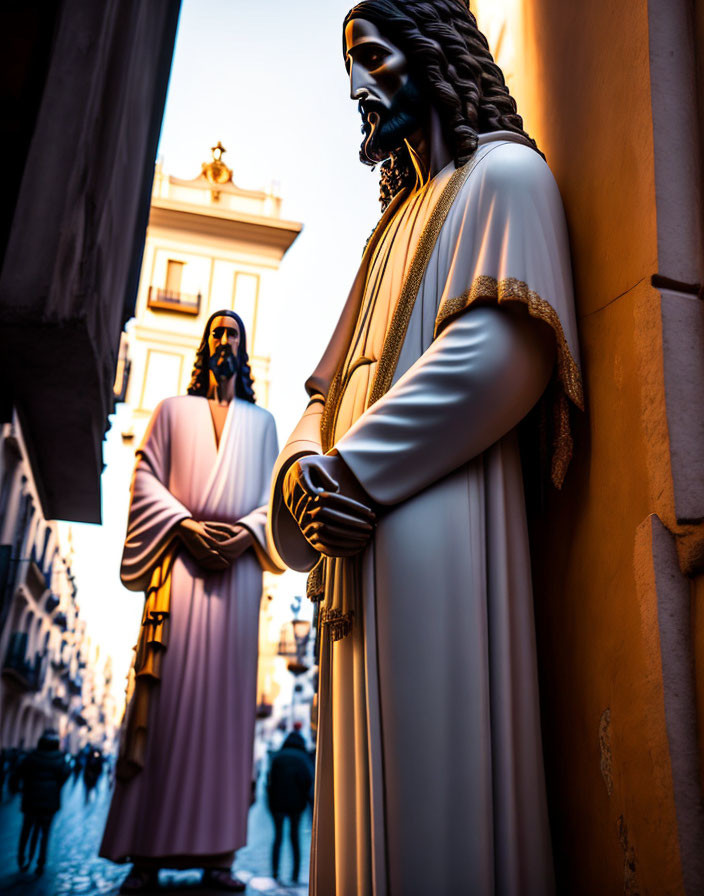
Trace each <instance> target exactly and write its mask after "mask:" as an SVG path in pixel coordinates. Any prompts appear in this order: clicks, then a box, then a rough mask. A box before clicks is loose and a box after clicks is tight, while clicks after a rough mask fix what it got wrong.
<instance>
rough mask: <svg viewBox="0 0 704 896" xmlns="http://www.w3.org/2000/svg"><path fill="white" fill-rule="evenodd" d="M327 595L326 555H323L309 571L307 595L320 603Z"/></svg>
mask: <svg viewBox="0 0 704 896" xmlns="http://www.w3.org/2000/svg"><path fill="white" fill-rule="evenodd" d="M324 596H325V557H321V558H320V560H318V562H317V563H316V564H315V566H314V567H313V569H311V571H310V572H309V573H308V579H307V581H306V597H307V598H308V600H311V601H313V603H318V602H319V601H321V600H322V599H323V597H324Z"/></svg>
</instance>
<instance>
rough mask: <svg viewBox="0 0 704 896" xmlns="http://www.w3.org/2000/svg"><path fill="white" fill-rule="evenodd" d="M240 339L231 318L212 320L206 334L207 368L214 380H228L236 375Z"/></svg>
mask: <svg viewBox="0 0 704 896" xmlns="http://www.w3.org/2000/svg"><path fill="white" fill-rule="evenodd" d="M240 338H241V334H240V328H239V326H238V324H237V321H236V320H235V319H234V318H233V317H228V316H227V315H225V314H222V315H220V316H219V317H215V318H213V320H212V322H211V324H210V332H209V334H208V351H209V352H210V362H209V366H210V369H211V370H212V372H213V374H214V376H215V379H216V380H218V381H222V380H229V379H231V378H232V377H233V376H234V375H235V374H236V373H237V350H238V349H239V346H240Z"/></svg>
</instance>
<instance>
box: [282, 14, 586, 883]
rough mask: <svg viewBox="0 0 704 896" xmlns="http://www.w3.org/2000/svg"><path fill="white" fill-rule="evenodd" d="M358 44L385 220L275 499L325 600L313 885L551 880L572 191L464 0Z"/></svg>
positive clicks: (377, 18) (368, 158) (371, 19)
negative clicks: (554, 621) (553, 656)
mask: <svg viewBox="0 0 704 896" xmlns="http://www.w3.org/2000/svg"><path fill="white" fill-rule="evenodd" d="M343 51H344V62H345V65H346V67H347V72H348V74H349V82H350V88H351V96H352V99H353V100H355V101H356V102H358V103H359V110H360V113H361V116H362V121H363V143H362V148H361V159H362V161H363V162H365V163H367V164H370V165H380V171H381V202H382V208H383V214H382V216H381V219H380V221H379V223H378V225H377V227H376V229H375V230H374V232H373V234H372V236H371V238H370V239H369V242H368V244H367V246H366V249H365V251H364V255H363V258H362V263H361V266H360V270H359V273H358V275H357V277H356V279H355V282H354V284H353V286H352V291H351V293H350V295H349V298H348V300H347V303H346V304H345V306H344V309H343V311H342V314H341V317H340V320H339V323H338V325H337V327H336V328H335V330H334V332H333V334H332V338H331V340H330V343H329V345H328V348H327V350H326V351H325V353H324V355H323V358H322V360H321V361H320V363H319V365H318V366H317V368H316V369H315V371H314V373H313V375H312V376H311V377H310V379H309V380H308V382H307V384H306V385H307V390H308V394H309V396H310V403H309V404H308V407H307V408H306V410H305V413H304V415H303V417H302V419H301V421H300V423H299V424H298V426H297V427H296V430H295V431H294V433H293V434H292V436H291V438H290V439H289V441H288V443H287V445H286V447H285V449H284V451H283V452H282V454H281V455H280V456H279V459H278V461H277V465H276V469H275V478H274V488H273V493H272V503H271V512H270V524H271V533H272V537H273V540H274V542H275V545H276V549H277V550H278V552H279V554H280V556H281V558H282V559H283V561H285V562H286V563H287V564H288V565H289V566H291V567H293V568H295V569H298V570H311V571H312V572H311V576H310V579H309V586H310V594H311V596H312V597H313V598H314V599H317V600H320V601H321V603H320V610H319V618H320V620H321V625H322V632H321V635H322V637H321V656H320V694H319V722H318V749H317V778H316V805H315V820H314V827H313V845H312V855H311V892H312V893H313V894H316V896H335V894H337V896H347V894H354V896H362V894H374V896H409V894H411V896H412V894H420V893H438V894H445V893H468V894H469V893H471V894H473V896H490V894H494V893H497V894H515V896H518V894H522V896H527V894H541V896H543V894H547V893H550V892H551V891H552V889H553V886H554V884H553V871H552V858H551V846H550V834H549V828H548V816H547V809H546V796H545V781H544V771H543V759H542V747H541V734H540V716H539V701H538V681H537V672H536V647H535V634H534V618H533V598H532V589H531V568H530V555H529V544H528V534H527V524H526V509H525V496H524V481H523V472H522V460H523V461H524V462H525V464H526V470H527V471H528V472H527V475H528V476H529V477H530V480H531V484H535V483H536V482H537V478H538V477H539V476H541V475H544V476H545V477H546V480H547V481H548V483H549V480H550V479H552V482H553V483H554V485H555V486H557V487H559V486H560V485H561V483H562V481H563V477H564V476H565V473H566V470H567V467H568V463H569V459H570V453H571V445H572V443H571V437H570V406H571V405H576V406H578V407H580V406H581V405H582V387H581V378H580V370H579V358H578V346H577V333H576V327H575V315H574V308H573V294H572V278H571V269H570V258H569V247H568V241H567V232H566V225H565V218H564V213H563V208H562V203H561V200H560V195H559V193H558V189H557V186H556V184H555V181H554V179H553V177H552V175H551V173H550V170H549V168H548V166H547V164H546V162H545V160H544V158H543V156H542V155H541V153H540V151H539V149H538V147H537V146H536V144H535V142H534V141H533V140H532V139H531V138H530V137H529V136H528V135H527V134H526V132H525V131H524V130H523V123H522V119H521V117H520V116H519V115H518V114H517V111H516V104H515V102H514V100H513V99H512V97H511V96H510V94H509V91H508V89H507V87H506V85H505V83H504V78H503V75H502V73H501V71H500V69H499V68H498V67H497V65H496V64H495V62H494V61H493V59H492V56H491V53H490V51H489V48H488V44H487V41H486V39H485V37H484V36H483V35H482V34H481V32H480V31H479V30H478V28H477V25H476V21H475V19H474V16H473V15H472V14H471V12H470V11H469V9H468V8H467V4H466V0H403V2H402V0H366V2H362V3H360V4H358V5H357V6H355V7H354V8H353V9H352V10H351V11H350V13H349V14H348V15H347V17H346V19H345V21H344V30H343ZM541 446H546V450H544V451H541ZM541 454H544V455H546V456H545V458H544V463H541Z"/></svg>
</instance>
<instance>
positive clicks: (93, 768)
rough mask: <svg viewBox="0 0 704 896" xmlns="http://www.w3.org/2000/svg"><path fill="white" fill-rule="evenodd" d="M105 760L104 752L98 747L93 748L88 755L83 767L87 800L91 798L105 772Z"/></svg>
mask: <svg viewBox="0 0 704 896" xmlns="http://www.w3.org/2000/svg"><path fill="white" fill-rule="evenodd" d="M103 762H104V757H103V754H102V753H101V752H100V750H97V749H96V750H91V751H90V753H89V754H88V756H87V757H86V762H85V766H84V769H83V784H84V786H85V789H86V802H88V800H89V799H90V795H91V793H92V792H93V789H94V788H95V786H96V785H97V783H98V781H99V780H100V776H101V775H102V773H103Z"/></svg>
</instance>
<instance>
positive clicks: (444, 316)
mask: <svg viewBox="0 0 704 896" xmlns="http://www.w3.org/2000/svg"><path fill="white" fill-rule="evenodd" d="M482 299H491V300H493V301H496V302H498V303H499V304H501V303H502V302H521V304H523V305H525V306H526V308H527V309H528V313H529V314H530V316H531V317H535V318H536V319H538V320H542V321H544V322H545V323H546V324H548V325H549V326H550V327H551V328H552V330H553V332H554V333H555V340H556V342H557V377H558V379H559V381H560V385H561V387H562V388H561V390H560V393H559V395H558V396H557V400H556V401H555V402H554V434H553V455H552V469H551V478H552V481H553V483H554V484H555V485H556V486H557V488H560V487H561V485H562V482H563V481H564V478H565V473H566V472H567V467H568V466H569V462H570V459H571V457H572V434H571V432H570V419H569V404H568V402H567V398H569V399H570V400H571V401H572V402H573V404H575V405H576V406H577V407H578V408H579V409H580V410H584V392H583V389H582V376H581V374H580V372H579V367H578V366H577V363H576V361H575V360H574V358H573V357H572V352H571V351H570V348H569V345H568V344H567V339H566V338H565V333H564V330H563V329H562V324H561V322H560V318H559V317H558V314H557V312H556V311H555V309H554V308H553V307H552V305H550V303H549V302H546V301H545V299H543V298H542V297H541V296H540V295H539V294H538V293H537V292H535V290H533V289H530V287H529V286H528V285H527V284H526V283H524V282H523V281H522V280H517V279H516V278H515V277H506V278H505V279H504V280H501V281H498V280H497V279H496V278H495V277H489V276H486V275H484V276H481V277H476V278H475V279H474V281H473V282H472V285H471V287H470V288H469V289H468V290H467V291H466V292H464V293H462V295H460V296H455V297H454V298H452V299H447V300H446V301H445V302H443V304H442V307H441V308H440V311H439V312H438V316H437V318H436V320H435V333H434V336H437V335H438V333H439V332H440V331H441V330H442V328H443V327H444V326H445V324H447V323H448V322H449V321H450V320H452V318H453V317H456V316H457V315H458V314H460V313H461V312H463V311H465V310H466V309H467V308H469V307H470V305H472V304H473V303H474V302H477V301H479V300H482Z"/></svg>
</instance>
